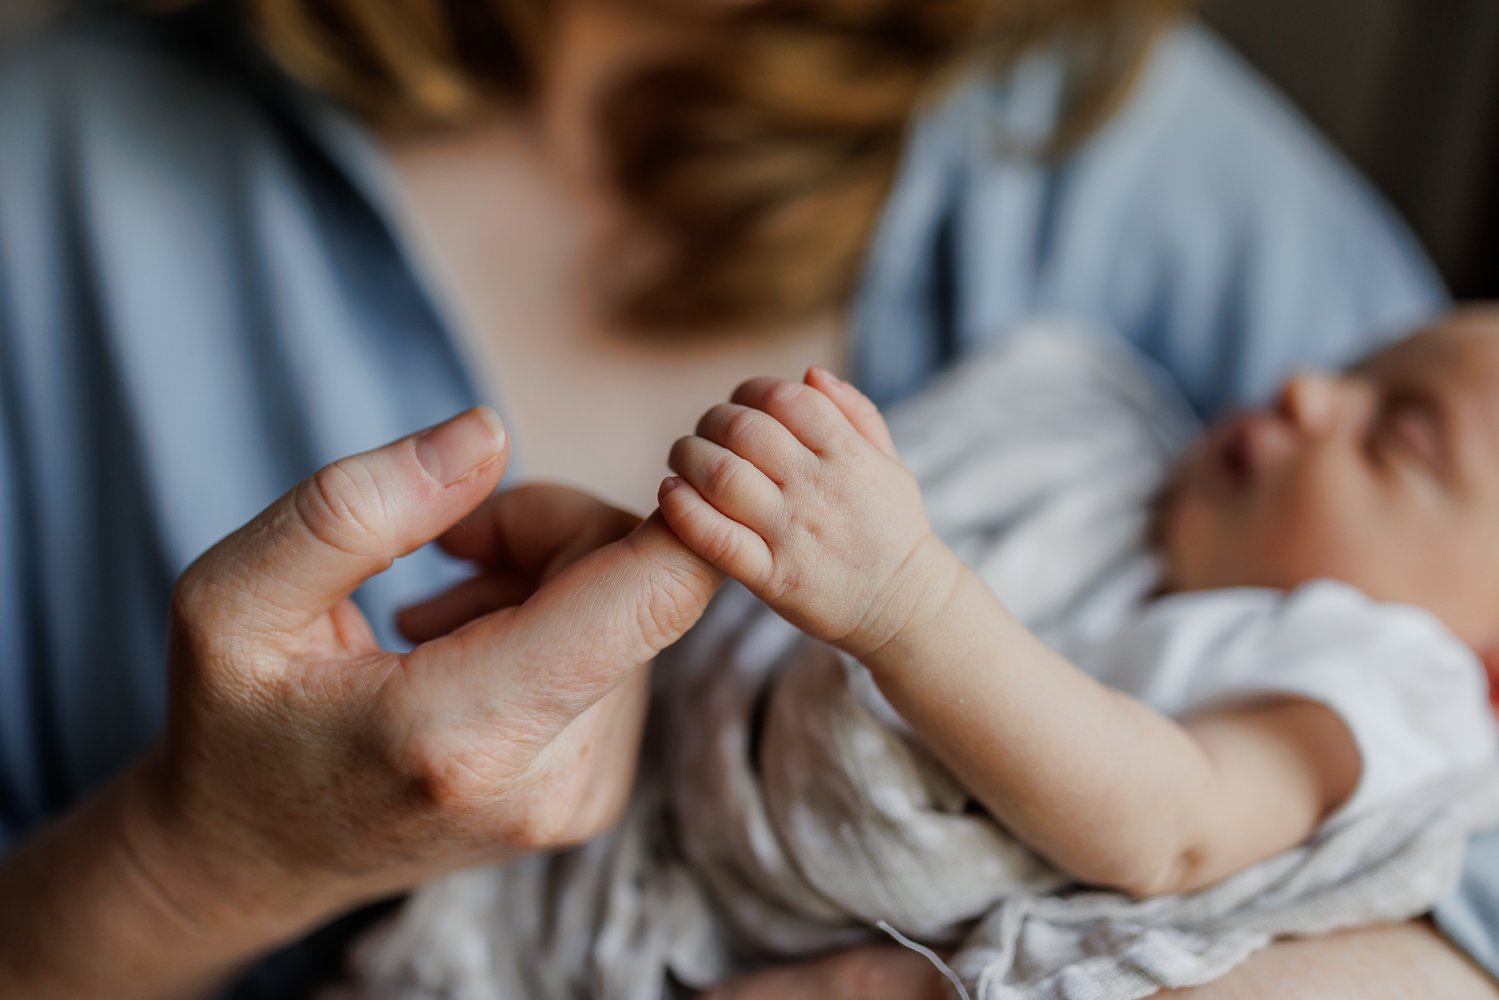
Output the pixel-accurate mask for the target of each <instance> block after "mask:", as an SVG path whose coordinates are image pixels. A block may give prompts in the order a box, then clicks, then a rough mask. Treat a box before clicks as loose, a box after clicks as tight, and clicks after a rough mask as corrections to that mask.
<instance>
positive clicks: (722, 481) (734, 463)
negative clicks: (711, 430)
mask: <svg viewBox="0 0 1499 1000" xmlns="http://www.w3.org/2000/svg"><path fill="white" fill-rule="evenodd" d="M739 463H740V459H738V458H735V457H734V456H732V455H718V456H716V457H714V458H713V459H711V460H710V461H709V462H708V467H707V468H706V469H705V470H704V477H705V483H706V485H707V487H708V491H709V492H710V493H714V494H718V495H723V494H725V493H728V492H729V491H730V490H731V489H733V488H734V483H735V481H736V480H737V479H738V478H739V472H740V464H739Z"/></svg>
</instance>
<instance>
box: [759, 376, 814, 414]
mask: <svg viewBox="0 0 1499 1000" xmlns="http://www.w3.org/2000/svg"><path fill="white" fill-rule="evenodd" d="M805 398H806V387H805V386H803V385H802V384H801V383H800V382H789V381H781V382H777V383H776V384H775V385H773V386H771V387H770V388H769V389H767V390H766V391H765V408H766V410H767V411H768V412H770V413H777V412H786V411H788V410H793V409H795V408H796V407H797V406H798V405H799V404H800V403H801V402H802V400H803V399H805Z"/></svg>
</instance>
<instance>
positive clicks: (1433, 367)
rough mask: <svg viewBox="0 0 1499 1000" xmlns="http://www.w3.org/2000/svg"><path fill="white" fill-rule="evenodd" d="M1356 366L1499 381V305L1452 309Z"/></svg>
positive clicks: (1376, 371) (1372, 370)
mask: <svg viewBox="0 0 1499 1000" xmlns="http://www.w3.org/2000/svg"><path fill="white" fill-rule="evenodd" d="M1354 371H1362V372H1366V373H1370V374H1381V375H1399V376H1404V377H1407V378H1416V377H1425V378H1434V379H1443V380H1445V379H1454V380H1460V381H1465V382H1472V381H1483V382H1486V383H1490V384H1499V304H1486V305H1480V306H1466V307H1463V308H1461V309H1457V310H1454V311H1453V312H1451V313H1448V314H1447V315H1445V316H1443V317H1441V318H1440V319H1438V320H1436V321H1435V322H1433V323H1432V324H1431V325H1430V326H1428V327H1426V328H1424V329H1422V330H1420V331H1418V332H1416V333H1414V334H1411V335H1410V336H1408V337H1405V338H1403V339H1401V340H1398V341H1396V342H1395V343H1393V344H1391V345H1389V346H1388V347H1385V348H1384V349H1382V350H1380V351H1378V352H1376V353H1374V354H1372V355H1370V356H1369V357H1368V358H1366V359H1364V360H1363V361H1361V362H1360V363H1358V364H1357V365H1355V366H1354Z"/></svg>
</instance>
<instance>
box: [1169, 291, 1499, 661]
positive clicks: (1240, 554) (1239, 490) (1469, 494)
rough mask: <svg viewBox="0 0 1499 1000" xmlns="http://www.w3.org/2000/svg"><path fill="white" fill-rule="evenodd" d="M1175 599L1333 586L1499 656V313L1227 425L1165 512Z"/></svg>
mask: <svg viewBox="0 0 1499 1000" xmlns="http://www.w3.org/2000/svg"><path fill="white" fill-rule="evenodd" d="M1160 541H1161V547H1162V550H1163V555H1164V558H1165V563H1166V574H1167V583H1168V586H1169V588H1170V589H1172V590H1178V591H1180V590H1205V589H1210V588H1217V587H1235V586H1260V587H1274V588H1278V589H1284V590H1289V589H1292V588H1294V587H1296V586H1299V585H1300V584H1302V583H1305V582H1307V581H1309V580H1313V579H1317V578H1319V577H1330V578H1332V579H1337V580H1341V581H1343V582H1345V583H1348V584H1351V585H1353V586H1355V587H1358V588H1359V589H1360V590H1362V591H1364V592H1365V593H1367V594H1368V595H1369V596H1370V597H1373V598H1375V599H1376V600H1382V601H1395V602H1400V603H1404V604H1414V605H1418V606H1420V607H1423V608H1426V609H1427V610H1429V611H1431V612H1432V613H1434V614H1435V615H1436V616H1437V617H1438V618H1440V619H1441V620H1442V621H1443V623H1444V624H1446V625H1447V627H1448V628H1450V629H1451V630H1452V631H1453V632H1454V633H1456V634H1457V635H1458V636H1459V637H1461V638H1463V639H1464V640H1465V641H1467V642H1468V643H1469V644H1470V645H1471V646H1473V648H1475V649H1479V650H1488V649H1493V648H1496V647H1499V305H1489V306H1475V307H1469V308H1465V309H1461V310H1459V311H1457V312H1455V313H1453V314H1451V315H1449V316H1447V317H1445V318H1444V319H1442V320H1440V321H1439V322H1438V323H1437V324H1436V325H1434V326H1432V327H1430V328H1429V329H1426V330H1423V331H1421V332H1419V333H1417V334H1414V335H1413V336H1410V337H1408V338H1406V339H1405V340H1402V341H1400V342H1399V343H1396V344H1394V345H1393V346H1391V347H1389V348H1387V349H1385V350H1383V351H1381V352H1379V353H1378V354H1376V355H1374V356H1373V357H1371V358H1369V359H1368V360H1367V361H1365V362H1363V363H1361V364H1359V365H1358V366H1357V367H1355V368H1353V369H1351V370H1349V371H1347V372H1345V373H1344V374H1342V375H1336V376H1323V375H1304V376H1300V377H1297V378H1293V379H1292V380H1291V381H1289V382H1287V383H1286V385H1285V386H1284V387H1283V388H1282V389H1281V392H1280V395H1279V398H1278V399H1277V400H1276V402H1275V403H1274V404H1273V405H1272V406H1270V407H1267V408H1265V409H1261V410H1253V411H1250V412H1248V413H1244V414H1241V415H1239V416H1236V417H1233V418H1231V419H1229V420H1226V421H1224V422H1222V423H1220V424H1218V425H1217V426H1215V427H1214V428H1213V429H1212V430H1211V431H1209V433H1208V434H1207V435H1206V437H1205V439H1204V440H1203V441H1202V442H1201V443H1200V444H1199V445H1198V446H1197V447H1196V448H1195V449H1194V450H1193V452H1192V453H1191V454H1190V455H1189V456H1188V457H1187V459H1186V460H1185V461H1184V462H1183V464H1182V466H1181V468H1180V470H1179V471H1178V474H1177V477H1176V479H1175V481H1174V483H1173V486H1172V488H1171V490H1170V492H1169V493H1168V495H1167V498H1166V501H1165V504H1164V506H1163V509H1162V519H1161V522H1160Z"/></svg>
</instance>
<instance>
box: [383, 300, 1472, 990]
mask: <svg viewBox="0 0 1499 1000" xmlns="http://www.w3.org/2000/svg"><path fill="white" fill-rule="evenodd" d="M897 444H899V446H900V447H899V450H897ZM902 456H904V458H905V461H904V462H903V461H902ZM669 464H670V466H671V469H672V471H673V473H674V475H673V476H672V477H671V478H669V479H667V480H666V481H665V482H664V483H663V484H662V486H661V492H660V505H661V511H662V514H663V516H664V517H665V519H666V521H667V523H668V524H670V525H671V527H672V528H673V530H674V531H675V532H676V533H677V535H678V536H679V537H680V538H681V539H682V541H683V542H684V543H685V544H686V545H688V546H689V547H691V548H692V549H694V550H695V551H696V552H698V553H699V554H700V555H701V556H702V557H703V558H705V559H707V560H708V561H709V562H711V563H713V564H714V565H715V566H717V567H718V568H719V569H721V570H722V571H723V572H725V573H726V574H728V575H729V576H730V577H731V578H733V579H734V580H735V581H737V582H738V584H739V585H740V586H739V587H738V588H731V589H728V590H726V591H725V593H724V594H723V595H721V596H720V598H719V600H718V601H717V602H716V603H715V606H714V607H713V608H712V609H710V612H709V615H708V616H707V617H706V618H705V619H704V622H703V623H702V624H701V625H700V626H699V627H698V629H696V630H695V631H694V632H693V633H692V634H691V635H690V636H689V637H688V638H687V639H686V640H684V641H683V642H682V643H681V644H679V645H678V646H677V647H675V648H674V649H673V650H671V651H669V652H668V654H666V655H665V656H664V657H663V659H662V661H661V663H660V664H659V665H658V673H657V677H656V693H655V702H654V703H653V709H652V712H653V714H652V718H651V722H650V725H649V736H648V739H647V746H646V747H645V749H644V751H643V754H644V756H643V758H642V768H641V782H640V788H639V791H638V794H637V795H636V798H635V800H634V802H633V803H632V806H631V808H630V811H629V812H628V814H627V816H626V817H625V819H624V821H623V822H622V823H621V825H620V827H619V828H618V829H617V830H616V831H615V832H614V833H613V834H611V835H610V836H608V837H606V838H603V839H601V840H600V841H596V842H595V843H593V844H590V845H587V846H585V847H583V848H580V849H578V850H576V851H572V852H568V853H566V854H562V855H558V856H554V857H551V858H543V859H531V860H527V861H522V862H520V863H517V864H512V865H509V866H506V867H504V868H499V869H493V870H489V871H484V872H472V873H464V874H460V875H457V876H453V877H451V878H449V879H447V880H445V881H443V882H440V883H436V884H434V885H432V886H430V887H428V888H427V889H424V890H423V891H422V892H420V893H418V894H417V895H416V896H415V897H414V898H413V899H412V900H411V901H409V902H408V903H407V904H406V906H405V907H404V909H403V910H402V911H401V912H400V913H399V914H398V915H397V916H396V917H395V918H394V919H393V920H392V921H391V922H390V923H389V924H387V925H386V926H384V927H382V928H380V929H378V930H377V931H376V932H375V933H373V934H372V935H370V936H369V937H368V938H367V939H366V940H365V941H364V942H362V943H361V945H360V946H359V948H358V949H357V951H356V958H355V963H354V964H355V973H356V977H357V982H356V983H355V984H354V987H353V988H354V989H355V990H356V991H357V992H358V995H365V996H413V995H416V996H421V995H434V996H450V997H470V996H472V997H517V998H550V997H559V998H561V997H567V998H572V997H609V998H632V1000H633V998H639V1000H658V998H661V997H667V996H672V995H677V991H683V993H685V992H686V991H690V990H692V989H697V988H702V987H704V986H707V985H710V984H712V983H713V982H715V981H717V980H719V979H721V978H723V977H725V976H728V975H732V974H734V973H737V972H742V971H745V970H747V969H751V968H755V967H758V966H761V965H764V964H768V963H772V962H775V961H778V960H785V959H787V958H791V957H804V956H807V955H810V954H815V953H818V952H821V951H825V950H829V949H833V948H838V947H843V946H847V945H851V944H855V943H859V942H864V941H868V940H869V938H870V935H871V934H874V935H880V934H882V933H889V934H892V935H894V936H895V937H896V938H897V939H899V940H901V941H903V942H905V943H908V944H910V945H911V946H912V947H917V948H922V947H924V946H927V945H933V946H943V947H947V948H954V947H955V948H956V957H955V958H954V959H953V966H954V967H955V969H956V972H955V973H953V972H952V970H946V971H948V972H949V974H951V975H952V978H953V980H954V984H955V989H957V990H959V991H961V992H962V993H965V994H969V995H973V996H981V997H986V998H994V1000H997V998H1000V997H1042V996H1046V997H1052V996H1074V995H1075V996H1095V995H1109V996H1120V997H1135V996H1146V995H1149V994H1150V993H1151V992H1154V991H1155V990H1156V989H1159V988H1162V987H1168V986H1171V987H1174V986H1188V985H1194V984H1196V983H1200V982H1204V981H1207V980H1210V979H1212V978H1215V977H1216V976H1217V975H1221V974H1222V973H1223V972H1224V971H1226V970H1227V969H1228V968H1230V967H1231V966H1232V965H1233V964H1235V963H1236V962H1238V961H1241V960H1242V959H1243V958H1244V957H1246V956H1247V955H1248V954H1250V953H1251V952H1252V951H1253V950H1254V949H1255V948H1258V947H1261V946H1263V945H1264V944H1265V943H1267V942H1268V941H1269V940H1271V939H1272V938H1273V937H1275V936H1279V935H1284V934H1296V933H1303V934H1305V933H1317V932H1323V931H1327V930H1331V929H1334V928H1336V927H1342V926H1350V925H1353V924H1358V923H1368V922H1372V921H1375V920H1394V919H1403V918H1406V917H1408V916H1410V915H1413V914H1416V913H1419V912H1422V911H1424V910H1425V909H1427V908H1429V907H1430V905H1431V904H1432V903H1433V902H1435V900H1436V899H1437V898H1438V897H1439V896H1440V895H1441V894H1442V893H1443V892H1444V891H1445V890H1446V889H1448V888H1449V887H1450V885H1451V882H1452V880H1453V879H1454V878H1455V874H1456V870H1457V865H1458V862H1459V859H1460V855H1461V847H1462V843H1463V840H1464V838H1465V836H1466V835H1467V834H1468V833H1469V832H1471V831H1472V830H1473V829H1475V828H1476V827H1477V826H1480V825H1483V824H1487V823H1490V822H1493V821H1494V820H1495V819H1496V818H1499V789H1496V779H1495V777H1494V770H1495V769H1494V768H1493V767H1492V764H1493V761H1494V757H1495V745H1496V743H1495V733H1494V725H1493V720H1492V716H1491V713H1490V709H1489V696H1488V691H1489V683H1488V677H1489V675H1490V672H1491V671H1490V670H1486V669H1485V663H1486V662H1487V663H1489V664H1490V665H1491V669H1492V667H1499V574H1495V573H1494V572H1493V571H1492V567H1493V566H1494V564H1495V557H1496V555H1499V310H1494V309H1480V308H1473V309H1467V310H1463V311H1460V312H1458V313H1456V314H1454V315H1452V316H1450V317H1448V318H1447V319H1445V320H1443V321H1442V322H1441V323H1439V324H1438V325H1436V326H1434V327H1432V328H1431V329H1428V330H1425V331H1423V332H1420V333H1418V334H1416V335H1414V336H1411V337H1409V338H1407V339H1405V340H1403V341H1401V342H1399V343H1397V344H1395V345H1394V346H1392V347H1390V348H1388V349H1386V350H1385V351H1382V352H1381V353H1379V354H1377V355H1375V356H1374V357H1372V358H1370V359H1369V360H1367V361H1365V362H1364V363H1362V364H1360V365H1358V366H1357V367H1355V368H1353V369H1351V370H1350V371H1348V372H1346V373H1344V374H1341V375H1337V376H1301V377H1297V378H1294V379H1292V380H1291V381H1290V382H1288V383H1287V384H1286V385H1285V386H1284V388H1283V389H1282V391H1281V392H1280V394H1279V398H1278V399H1277V400H1276V401H1275V403H1274V404H1273V405H1272V406H1270V407H1268V408H1265V409H1262V410H1255V411H1250V412H1248V413H1245V414H1243V415H1240V416H1237V417H1234V418H1232V419H1229V420H1227V421H1225V422H1223V423H1221V424H1219V425H1218V426H1216V427H1214V428H1212V429H1211V430H1210V431H1209V432H1208V433H1206V434H1205V435H1199V434H1197V433H1196V432H1195V429H1194V421H1193V418H1192V416H1191V415H1190V411H1189V409H1188V408H1187V407H1186V406H1185V405H1184V403H1183V402H1182V401H1181V400H1180V398H1179V397H1178V396H1177V395H1176V393H1175V390H1174V389H1173V388H1172V387H1171V386H1170V385H1169V384H1168V383H1167V382H1166V380H1165V379H1164V378H1163V377H1162V376H1161V375H1160V374H1159V373H1157V372H1155V371H1154V370H1153V369H1151V368H1150V367H1149V366H1148V365H1146V364H1145V363H1144V362H1143V361H1142V360H1140V359H1139V358H1137V357H1136V356H1134V355H1133V354H1132V353H1131V352H1130V349H1129V348H1128V347H1127V346H1126V345H1124V344H1123V343H1121V342H1118V341H1113V340H1109V339H1107V338H1104V337H1100V336H1096V335H1090V334H1085V333H1079V332H1073V331H1068V330H1063V329H1056V328H1045V329H1041V328H1038V329H1035V330H1030V331H1023V332H1020V333H1017V334H1015V335H1013V336H1011V337H1009V338H1007V339H1006V340H1005V341H1004V342H1003V344H1002V345H1001V346H1000V347H998V348H997V349H995V350H993V351H991V352H989V353H988V354H986V355H983V356H980V357H978V358H976V359H974V360H973V361H971V362H968V363H965V364H964V365H962V366H961V367H960V368H958V369H957V370H956V371H954V372H953V373H951V374H950V375H949V376H947V377H946V378H945V379H944V380H942V381H940V382H939V383H938V384H937V385H936V386H935V387H934V388H933V389H932V390H930V391H929V392H927V393H925V394H924V395H922V396H921V397H918V398H917V399H915V400H912V401H911V402H909V403H907V404H904V405H903V406H902V407H901V408H900V410H899V411H898V412H897V413H896V415H895V416H894V418H893V419H892V423H891V426H890V427H889V428H887V426H886V423H885V421H884V420H883V418H882V417H881V415H880V414H879V412H878V411H877V410H876V408H875V407H874V406H873V404H871V403H870V402H869V401H868V400H867V399H866V398H865V397H864V396H863V395H862V394H860V393H859V392H858V391H857V390H856V389H855V388H853V387H852V386H851V385H849V384H847V383H846V382H843V381H841V380H839V379H837V378H835V377H834V376H832V375H830V374H829V373H827V372H825V371H822V370H813V371H812V372H810V373H808V375H807V377H806V379H805V381H804V382H801V383H794V382H786V381H780V380H775V379H756V380H752V381H750V382H747V383H745V384H744V385H742V386H741V387H740V388H739V389H738V390H737V391H736V392H735V394H734V396H733V398H732V400H731V401H730V402H728V403H725V404H722V405H720V406H716V407H714V408H713V409H711V410H709V411H708V413H706V414H705V415H704V416H703V418H702V420H701V421H700V422H699V424H698V426H697V429H696V433H695V434H694V435H692V436H690V437H686V438H683V439H682V440H680V441H678V442H677V443H676V445H675V446H674V447H673V448H672V450H671V454H670V458H669ZM766 608H769V609H771V611H773V612H774V614H773V615H772V614H771V612H770V611H766V610H765V609H766ZM1082 887H1088V888H1082Z"/></svg>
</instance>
